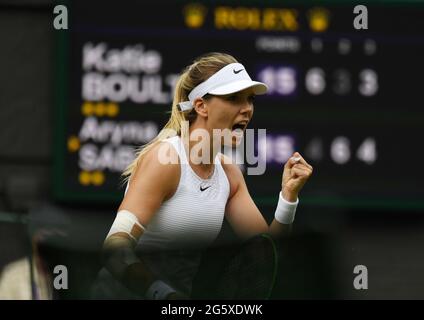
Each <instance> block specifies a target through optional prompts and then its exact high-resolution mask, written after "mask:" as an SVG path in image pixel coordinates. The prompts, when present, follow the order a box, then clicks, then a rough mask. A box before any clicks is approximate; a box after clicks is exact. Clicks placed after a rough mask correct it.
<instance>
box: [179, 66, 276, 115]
mask: <svg viewBox="0 0 424 320" xmlns="http://www.w3.org/2000/svg"><path fill="white" fill-rule="evenodd" d="M247 88H253V89H254V94H256V95H261V94H265V93H266V92H267V90H268V87H267V85H266V84H265V83H262V82H258V81H253V80H252V79H251V78H250V76H249V74H248V73H247V71H246V68H245V67H244V66H243V65H242V64H240V63H231V64H228V65H226V66H225V67H224V68H222V69H221V70H219V71H218V72H217V73H215V74H213V75H212V76H211V77H210V78H209V79H208V80H206V81H204V82H202V83H201V84H199V85H198V86H197V87H195V88H194V89H193V90H191V92H190V94H189V95H188V99H189V101H183V102H180V103H179V104H178V106H179V108H180V110H181V111H187V110H191V109H193V107H194V105H193V103H194V100H196V99H197V98H201V97H203V96H204V95H205V94H208V93H209V94H213V95H226V94H230V93H234V92H239V91H242V90H244V89H247Z"/></svg>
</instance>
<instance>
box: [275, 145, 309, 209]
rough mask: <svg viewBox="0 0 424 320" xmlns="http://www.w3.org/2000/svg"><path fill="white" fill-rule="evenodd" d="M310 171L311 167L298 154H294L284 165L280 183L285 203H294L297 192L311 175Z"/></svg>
mask: <svg viewBox="0 0 424 320" xmlns="http://www.w3.org/2000/svg"><path fill="white" fill-rule="evenodd" d="M312 171H313V168H312V166H311V165H310V164H308V163H307V162H306V161H305V159H303V157H302V156H301V155H300V153H298V152H295V153H294V154H293V155H292V156H291V158H290V159H289V160H288V161H287V162H286V164H285V165H284V172H283V178H282V182H281V193H282V195H283V198H284V199H285V200H287V201H290V202H295V201H296V199H297V196H298V194H299V191H300V190H301V189H302V187H303V186H304V185H305V183H306V181H308V179H309V177H310V176H311V175H312Z"/></svg>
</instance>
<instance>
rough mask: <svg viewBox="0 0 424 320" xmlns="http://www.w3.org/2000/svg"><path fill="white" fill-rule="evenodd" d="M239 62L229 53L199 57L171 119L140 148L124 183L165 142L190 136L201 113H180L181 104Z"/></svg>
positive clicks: (182, 82) (181, 84)
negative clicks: (227, 68)
mask: <svg viewBox="0 0 424 320" xmlns="http://www.w3.org/2000/svg"><path fill="white" fill-rule="evenodd" d="M236 62H237V60H236V59H235V58H234V57H233V56H231V55H229V54H225V53H220V52H212V53H208V54H205V55H202V56H200V57H198V58H197V59H195V60H194V62H193V63H192V64H191V65H190V66H187V67H186V68H185V69H184V70H183V73H182V74H181V75H180V77H179V79H178V81H177V84H176V86H175V91H174V99H173V101H172V109H171V116H170V118H169V120H168V122H167V123H166V125H165V126H164V127H163V128H162V130H161V131H160V132H159V133H158V135H157V136H156V137H155V138H154V139H153V140H152V141H150V142H149V143H147V144H145V145H144V146H141V147H140V148H138V150H137V151H136V157H135V159H134V160H133V161H132V162H131V163H130V164H129V165H128V167H127V168H126V169H125V170H124V172H123V173H122V176H123V178H124V183H125V182H127V181H128V180H129V178H130V177H131V175H132V174H133V173H134V171H135V169H136V168H137V166H138V164H139V163H140V161H141V160H142V158H143V156H144V155H145V154H146V153H147V152H149V150H151V149H152V148H154V147H155V146H156V145H158V144H159V143H160V142H162V141H163V140H164V139H167V138H170V137H171V136H174V135H175V134H176V135H179V136H181V137H182V138H184V137H188V132H189V124H191V123H192V122H193V121H194V120H195V119H196V117H197V113H196V111H195V110H194V109H192V110H190V111H185V112H183V111H180V109H179V108H178V103H180V102H182V101H187V100H188V95H189V93H190V91H191V90H193V89H194V88H195V87H196V86H197V85H199V84H200V83H202V82H204V81H206V80H207V79H208V78H209V77H211V76H212V75H213V74H214V73H216V72H218V71H219V70H220V69H222V68H223V67H225V66H226V65H228V64H230V63H236ZM204 98H207V97H204Z"/></svg>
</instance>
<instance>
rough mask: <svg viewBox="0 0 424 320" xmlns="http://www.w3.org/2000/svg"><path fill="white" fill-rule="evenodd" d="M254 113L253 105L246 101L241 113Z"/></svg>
mask: <svg viewBox="0 0 424 320" xmlns="http://www.w3.org/2000/svg"><path fill="white" fill-rule="evenodd" d="M251 112H253V104H252V103H251V102H249V101H246V102H245V103H244V104H243V106H242V107H241V109H240V113H251Z"/></svg>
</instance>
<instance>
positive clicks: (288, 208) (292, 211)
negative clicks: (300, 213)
mask: <svg viewBox="0 0 424 320" xmlns="http://www.w3.org/2000/svg"><path fill="white" fill-rule="evenodd" d="M278 198H279V199H278V205H277V209H275V220H277V221H278V222H279V223H283V224H292V223H293V221H294V216H295V215H296V208H297V204H298V203H299V198H297V199H296V202H288V201H287V200H286V199H284V198H283V195H282V194H281V192H280V193H279V197H278Z"/></svg>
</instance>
